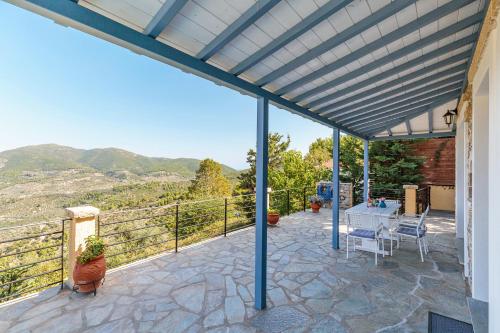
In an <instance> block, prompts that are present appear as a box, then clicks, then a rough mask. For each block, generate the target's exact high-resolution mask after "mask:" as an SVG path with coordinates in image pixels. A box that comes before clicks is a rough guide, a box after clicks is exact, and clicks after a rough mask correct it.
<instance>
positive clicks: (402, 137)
mask: <svg viewBox="0 0 500 333" xmlns="http://www.w3.org/2000/svg"><path fill="white" fill-rule="evenodd" d="M455 134H456V133H455V132H453V131H451V132H434V133H421V134H412V135H393V136H379V137H372V138H370V141H389V140H415V139H432V138H449V137H454V136H455Z"/></svg>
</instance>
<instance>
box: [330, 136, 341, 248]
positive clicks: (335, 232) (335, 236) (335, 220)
mask: <svg viewBox="0 0 500 333" xmlns="http://www.w3.org/2000/svg"><path fill="white" fill-rule="evenodd" d="M339 150H340V130H339V129H338V128H335V127H334V128H333V179H332V181H333V197H332V247H333V248H334V249H339V248H340V242H339V204H340V201H339V197H340V188H339V186H340V184H339V174H340V169H339Z"/></svg>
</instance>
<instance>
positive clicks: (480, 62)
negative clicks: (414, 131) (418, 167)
mask: <svg viewBox="0 0 500 333" xmlns="http://www.w3.org/2000/svg"><path fill="white" fill-rule="evenodd" d="M499 12H500V1H498V0H492V1H490V3H489V8H488V12H487V15H486V19H485V21H484V24H483V27H482V30H481V35H480V38H479V41H478V44H477V47H476V52H475V54H474V58H473V60H472V62H471V67H470V70H469V72H468V84H469V87H468V89H467V90H466V92H465V93H464V95H463V96H462V98H461V102H460V108H459V119H458V126H461V125H463V126H464V127H463V129H464V136H463V137H462V136H459V137H457V140H462V141H461V142H460V144H463V153H464V156H463V157H464V158H463V171H462V175H459V174H458V173H460V171H459V170H457V179H458V178H459V177H460V178H461V180H463V183H461V181H457V183H456V186H461V187H462V189H463V191H460V192H457V198H456V202H457V205H458V204H460V205H462V207H461V211H462V210H463V218H464V229H465V230H466V232H465V234H464V241H465V251H466V253H465V254H466V257H467V256H468V255H469V258H466V262H465V264H466V266H465V273H466V274H469V275H472V286H471V289H472V297H474V298H478V299H480V300H484V301H487V302H488V303H489V304H488V311H489V315H488V326H489V327H488V329H489V332H500V284H499V283H498V281H499V277H500V260H499V259H498V256H497V254H498V253H500V242H499V241H498V235H500V205H499V202H500V191H498V188H500V173H499V170H500V131H499V130H498V128H499V126H500V98H499V97H498V96H500V63H499V62H500V52H499V51H500V50H499V47H500V33H499V31H498V27H497V25H498V23H499ZM471 171H472V172H471ZM460 193H462V194H460ZM471 194H472V195H471ZM460 196H462V198H461V197H460ZM470 197H472V205H470V203H471V202H470V200H469V198H470ZM485 203H486V205H485ZM471 217H472V219H471ZM470 262H471V263H472V265H470V266H469V265H468V263H470ZM468 270H469V271H470V272H467V271H468Z"/></svg>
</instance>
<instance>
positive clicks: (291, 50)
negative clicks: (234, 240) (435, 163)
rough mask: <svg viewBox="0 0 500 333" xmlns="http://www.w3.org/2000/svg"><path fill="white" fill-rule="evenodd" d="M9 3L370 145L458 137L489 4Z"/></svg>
mask: <svg viewBox="0 0 500 333" xmlns="http://www.w3.org/2000/svg"><path fill="white" fill-rule="evenodd" d="M8 1H9V2H12V3H14V4H16V5H18V6H21V7H24V8H27V9H29V10H32V11H34V12H37V13H39V14H41V15H44V16H47V17H49V18H51V19H54V20H55V21H57V22H58V23H61V24H63V25H67V26H71V27H74V28H76V29H79V30H83V31H86V32H88V33H90V34H93V35H96V36H98V37H100V38H103V39H106V40H108V41H111V42H113V43H116V44H119V45H122V46H124V47H127V48H129V49H130V50H132V51H134V52H137V53H139V54H144V55H147V56H149V57H151V58H154V59H157V60H159V61H162V62H165V63H168V64H171V65H174V66H176V67H179V68H181V69H182V70H184V71H187V72H191V73H194V74H196V75H199V76H201V77H205V78H207V79H210V80H212V81H214V82H216V83H217V84H221V85H224V86H229V87H231V88H233V89H236V90H238V91H240V92H242V93H244V94H249V95H253V96H261V97H265V98H268V99H269V101H270V102H271V103H273V104H274V105H277V106H278V107H281V108H285V109H287V110H289V111H291V112H294V113H296V114H299V115H301V116H304V117H306V118H309V119H312V120H314V121H317V122H319V123H322V124H324V125H327V126H330V127H335V128H338V129H340V130H341V131H343V132H345V133H348V134H352V135H355V136H358V137H361V138H364V139H379V138H381V139H383V138H386V137H389V136H396V135H398V134H401V135H402V136H401V137H405V138H406V137H429V136H446V135H454V132H453V131H450V129H448V127H447V126H446V125H445V124H444V121H443V119H442V117H441V116H442V114H443V113H444V112H445V110H446V109H450V108H455V107H456V104H457V101H458V98H459V97H460V95H461V93H462V91H463V89H464V87H465V85H466V82H465V81H466V73H467V70H468V67H469V64H470V59H471V58H472V55H473V52H474V48H475V44H476V41H477V39H478V35H479V30H480V26H481V24H482V21H483V18H484V13H485V10H484V8H485V7H486V6H485V4H486V2H487V0H474V1H473V0H452V1H449V2H447V3H445V4H441V3H442V2H439V1H427V0H421V1H414V0H401V1H393V2H391V1H389V0H385V1H381V0H380V1H364V0H363V1H362V0H354V1H353V0H338V1H320V0H315V1H299V2H294V3H293V4H292V3H291V1H288V0H286V1H278V0H260V1H251V0H241V1H236V2H235V1H210V2H208V1H203V0H189V1H181V0H160V1H158V0H143V1H133V0H127V1H102V0H80V1H71V0H59V1H53V0H8ZM439 4H441V5H439Z"/></svg>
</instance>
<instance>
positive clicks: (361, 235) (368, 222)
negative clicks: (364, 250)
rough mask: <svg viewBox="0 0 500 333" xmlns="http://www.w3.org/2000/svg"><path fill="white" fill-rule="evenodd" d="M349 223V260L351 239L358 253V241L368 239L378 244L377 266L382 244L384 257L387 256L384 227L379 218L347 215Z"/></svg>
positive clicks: (347, 246) (376, 253)
mask: <svg viewBox="0 0 500 333" xmlns="http://www.w3.org/2000/svg"><path fill="white" fill-rule="evenodd" d="M346 221H347V245H346V248H347V259H349V238H352V239H353V244H354V252H356V239H361V240H362V239H368V240H374V241H376V242H377V249H376V252H375V265H377V263H378V253H379V251H380V244H382V256H383V257H384V256H385V248H384V235H383V232H382V231H383V226H382V224H381V223H380V221H379V219H378V217H377V216H373V215H370V214H360V213H357V214H355V213H350V214H349V213H346Z"/></svg>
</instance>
